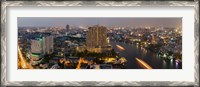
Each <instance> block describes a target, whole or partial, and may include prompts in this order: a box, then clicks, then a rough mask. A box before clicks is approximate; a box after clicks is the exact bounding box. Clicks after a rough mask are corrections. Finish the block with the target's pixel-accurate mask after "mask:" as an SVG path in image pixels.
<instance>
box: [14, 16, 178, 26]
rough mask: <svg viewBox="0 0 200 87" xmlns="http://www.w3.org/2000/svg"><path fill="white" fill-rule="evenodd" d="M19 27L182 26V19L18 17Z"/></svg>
mask: <svg viewBox="0 0 200 87" xmlns="http://www.w3.org/2000/svg"><path fill="white" fill-rule="evenodd" d="M17 22H18V23H17V24H18V27H63V28H65V27H66V25H67V24H69V25H70V26H93V25H97V24H99V25H104V26H106V27H114V26H115V27H136V26H163V27H177V26H181V24H182V18H180V17H174V18H144V17H143V18H138V17H137V18H136V17H113V18H112V17H18V18H17Z"/></svg>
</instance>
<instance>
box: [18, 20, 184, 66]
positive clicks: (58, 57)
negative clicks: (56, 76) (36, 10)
mask: <svg viewBox="0 0 200 87" xmlns="http://www.w3.org/2000/svg"><path fill="white" fill-rule="evenodd" d="M17 22H18V27H17V29H18V69H182V18H166V17H165V18H159V17H158V18H136V17H130V18H126V17H124V18H123V17H119V18H118V17H116V18H115V17H114V18H112V17H88V18H87V17H77V18H75V17H74V18H73V17H18V19H17Z"/></svg>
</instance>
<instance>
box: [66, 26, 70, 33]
mask: <svg viewBox="0 0 200 87" xmlns="http://www.w3.org/2000/svg"><path fill="white" fill-rule="evenodd" d="M69 29H70V26H69V25H68V24H67V25H66V31H67V32H69Z"/></svg>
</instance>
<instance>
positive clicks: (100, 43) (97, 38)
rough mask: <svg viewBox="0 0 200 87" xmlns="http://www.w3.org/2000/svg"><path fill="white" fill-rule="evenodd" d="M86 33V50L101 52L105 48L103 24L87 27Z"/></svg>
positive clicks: (105, 36) (105, 37)
mask: <svg viewBox="0 0 200 87" xmlns="http://www.w3.org/2000/svg"><path fill="white" fill-rule="evenodd" d="M88 29H89V31H88V32H87V35H86V45H87V50H88V51H92V52H102V50H104V49H106V48H107V45H108V42H107V29H106V27H104V26H99V25H95V26H93V27H89V28H88Z"/></svg>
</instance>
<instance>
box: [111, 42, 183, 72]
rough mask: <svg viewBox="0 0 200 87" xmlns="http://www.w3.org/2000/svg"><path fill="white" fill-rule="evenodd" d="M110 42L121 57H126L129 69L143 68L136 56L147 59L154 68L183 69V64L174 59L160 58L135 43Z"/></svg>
mask: <svg viewBox="0 0 200 87" xmlns="http://www.w3.org/2000/svg"><path fill="white" fill-rule="evenodd" d="M110 44H111V45H112V47H113V48H114V50H115V51H116V52H119V55H120V57H125V58H126V60H127V64H126V65H125V66H126V68H127V69H142V67H141V66H140V65H139V64H138V62H137V61H136V57H137V58H139V59H142V60H143V61H145V62H146V63H147V64H148V65H150V66H151V67H152V68H153V69H181V68H182V64H181V63H177V62H175V61H174V60H172V61H165V60H163V59H161V58H159V57H158V56H157V55H156V54H155V53H153V52H151V51H149V50H146V49H145V48H142V47H140V46H137V45H135V44H129V43H124V42H114V41H111V42H110ZM116 45H120V46H122V47H123V48H124V49H125V50H122V49H119V48H118V47H117V46H116Z"/></svg>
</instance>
